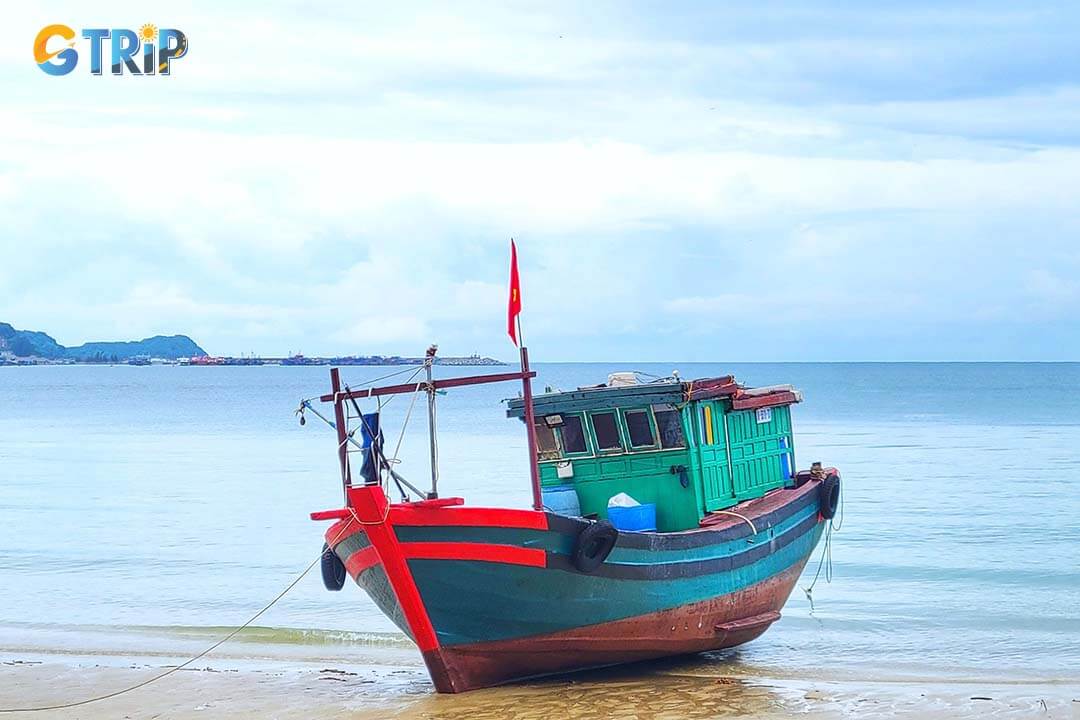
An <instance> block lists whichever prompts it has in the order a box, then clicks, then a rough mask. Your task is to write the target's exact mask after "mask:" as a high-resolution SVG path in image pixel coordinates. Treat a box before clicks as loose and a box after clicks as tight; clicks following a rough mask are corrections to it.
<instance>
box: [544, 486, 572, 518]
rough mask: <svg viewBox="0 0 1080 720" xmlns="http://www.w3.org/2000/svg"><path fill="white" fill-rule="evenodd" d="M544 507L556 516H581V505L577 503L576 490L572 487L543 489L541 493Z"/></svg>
mask: <svg viewBox="0 0 1080 720" xmlns="http://www.w3.org/2000/svg"><path fill="white" fill-rule="evenodd" d="M541 497H542V498H543V502H544V507H545V508H547V509H548V510H550V511H551V512H553V513H555V514H556V515H570V516H572V517H579V516H580V515H581V503H580V502H579V501H578V496H577V490H575V489H574V486H573V485H560V486H558V487H551V488H544V489H543V491H542V492H541Z"/></svg>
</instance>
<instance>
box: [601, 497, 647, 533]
mask: <svg viewBox="0 0 1080 720" xmlns="http://www.w3.org/2000/svg"><path fill="white" fill-rule="evenodd" d="M607 517H608V520H610V521H611V524H612V525H614V526H615V528H616V529H618V530H630V531H636V532H655V531H656V505H654V504H653V503H645V504H644V505H635V506H634V507H609V508H608V509H607Z"/></svg>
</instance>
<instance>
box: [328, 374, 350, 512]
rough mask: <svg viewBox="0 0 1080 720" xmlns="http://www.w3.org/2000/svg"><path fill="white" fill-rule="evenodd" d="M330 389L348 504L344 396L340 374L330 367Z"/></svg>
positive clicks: (342, 483) (347, 459) (339, 458)
mask: <svg viewBox="0 0 1080 720" xmlns="http://www.w3.org/2000/svg"><path fill="white" fill-rule="evenodd" d="M330 389H331V390H332V391H333V393H334V394H333V402H334V429H335V430H337V439H338V448H337V452H338V462H339V463H341V489H342V492H344V493H345V504H346V505H348V504H349V486H350V485H352V471H351V469H350V468H349V448H348V447H347V443H348V440H349V429H348V428H347V427H346V422H345V398H343V397H342V395H341V376H340V374H339V373H338V369H337V368H330Z"/></svg>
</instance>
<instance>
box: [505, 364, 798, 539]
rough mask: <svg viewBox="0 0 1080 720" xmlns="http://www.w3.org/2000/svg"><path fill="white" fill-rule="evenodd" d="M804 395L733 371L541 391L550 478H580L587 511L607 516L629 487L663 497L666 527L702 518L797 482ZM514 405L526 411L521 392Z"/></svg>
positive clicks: (539, 409) (540, 446)
mask: <svg viewBox="0 0 1080 720" xmlns="http://www.w3.org/2000/svg"><path fill="white" fill-rule="evenodd" d="M619 375H620V376H623V378H625V375H626V374H621V373H620V374H619ZM614 378H615V376H613V379H614ZM623 382H626V380H625V379H624V380H623ZM801 399H802V398H801V396H800V395H799V393H798V392H797V391H795V390H794V389H792V388H790V387H788V386H783V387H774V388H762V389H759V390H747V389H746V388H743V387H741V386H739V385H737V384H736V383H735V381H734V378H731V377H724V378H709V379H704V380H695V381H693V382H683V381H680V380H678V379H669V380H662V381H657V382H649V383H633V384H621V383H619V384H609V385H600V386H596V387H589V388H581V389H578V390H573V391H569V392H549V393H545V394H542V395H537V396H535V397H534V398H533V408H534V415H535V421H536V440H537V453H538V455H539V458H538V460H539V467H540V480H541V485H542V486H543V487H544V488H553V487H556V486H566V485H571V486H573V487H574V489H575V490H576V491H577V496H578V500H579V502H580V504H581V512H582V514H583V515H590V514H594V513H595V514H596V515H597V516H599V517H601V518H606V517H607V507H608V500H609V499H610V498H611V497H612V496H614V495H616V494H618V493H620V492H625V493H627V494H628V495H630V496H631V497H633V498H634V499H635V500H637V501H638V502H639V503H643V504H644V503H654V504H655V505H656V525H657V530H658V531H659V532H670V531H677V530H687V529H689V528H694V527H697V526H698V524H699V523H700V522H701V520H702V519H703V518H704V517H705V515H706V514H708V513H709V512H711V511H714V510H723V509H725V508H728V507H731V506H733V505H736V504H737V503H740V502H742V501H744V500H748V499H750V498H755V497H760V496H762V495H764V494H765V493H766V492H768V491H770V490H773V489H775V488H779V487H783V486H785V485H787V484H789V483H791V482H792V475H793V473H794V468H795V458H794V452H795V446H794V442H793V437H792V430H791V405H792V404H793V403H795V402H799V401H800V400H801ZM507 415H508V416H509V417H517V418H521V419H522V420H524V403H523V402H522V400H521V399H520V398H517V399H514V400H510V401H509V405H508V409H507Z"/></svg>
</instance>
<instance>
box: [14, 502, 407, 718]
mask: <svg viewBox="0 0 1080 720" xmlns="http://www.w3.org/2000/svg"><path fill="white" fill-rule="evenodd" d="M387 509H389V503H387ZM354 520H355V521H356V522H361V521H360V519H359V518H358V517H356V513H355V512H353V517H352V518H351V519H349V520H348V521H347V522H346V523H345V525H343V526H342V528H341V531H340V532H338V534H337V535H336V536H335V537H334V540H333V542H331V543H329V545H330V546H331V547H333V546H334V545H336V544H337V541H338V540H340V539H341V537H342V536H343V535H344V534H345V531H346V530H348V529H349V527H350V526H351V525H352V523H353V521H354ZM383 520H384V521H385V518H384V519H383ZM361 524H370V523H362V522H361ZM322 555H323V554H322V552H320V553H319V554H318V556H316V558H315V559H314V560H312V561H311V564H310V565H308V566H307V567H306V568H304V571H303V572H301V573H300V574H299V575H297V576H296V578H295V579H293V581H292V582H290V583H289V584H288V585H286V586H285V589H284V590H282V591H281V592H279V593H278V594H277V596H275V597H274V599H273V600H271V601H270V602H268V603H267V604H266V605H264V606H263V608H262V609H261V610H259V612H257V613H255V614H254V615H252V616H251V617H250V618H248V619H247V622H245V623H244V624H243V625H241V626H239V627H237V628H235V629H234V630H232V631H231V632H229V633H228V634H227V635H225V637H223V638H221V639H220V640H218V641H217V642H215V643H214V644H213V645H211V646H210V647H208V648H206V649H205V650H203V651H202V652H200V653H199V654H198V655H195V656H193V657H191V658H189V659H187V660H185V661H184V662H182V663H180V664H179V665H177V666H175V667H171V668H169V669H168V670H166V671H165V672H163V673H158V674H157V675H155V676H153V677H151V678H148V679H146V680H143V681H142V682H138V683H135V684H134V685H130V686H128V687H126V688H122V689H120V690H116V691H114V692H111V693H106V694H104V695H97V696H95V697H90V698H86V699H85V700H77V701H75V702H68V703H59V704H56V705H40V706H37V707H24V708H0V714H6V713H32V712H47V711H49V710H65V709H67V708H73V707H81V706H83V705H89V704H90V703H96V702H101V701H102V700H109V699H111V698H114V697H117V696H120V695H125V694H127V693H129V692H133V691H135V690H138V689H139V688H144V687H146V686H147V685H149V684H151V683H155V682H157V681H158V680H161V679H163V678H166V677H168V676H169V675H172V674H173V673H176V672H179V671H181V670H183V669H184V668H186V667H187V666H188V665H190V664H191V663H193V662H195V661H197V660H201V659H202V658H204V657H206V656H207V655H209V654H210V653H212V652H213V651H214V650H217V649H218V648H219V647H221V646H222V645H224V644H225V643H226V642H228V641H229V640H232V639H233V638H234V637H236V636H237V635H239V634H240V632H241V631H243V630H244V629H245V628H247V627H248V626H250V625H251V623H253V622H255V621H256V620H258V619H259V618H260V617H261V616H262V615H263V614H264V613H265V612H266V611H267V610H269V609H270V608H272V607H273V606H274V605H276V604H277V602H278V601H279V600H281V598H283V597H285V595H286V594H287V593H288V592H289V591H290V590H292V589H293V588H294V587H296V586H297V584H299V582H300V581H301V580H303V579H304V577H305V576H306V575H307V574H308V573H309V572H311V569H312V568H313V567H315V565H316V564H318V562H319V561H320V560H321V559H322Z"/></svg>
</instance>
